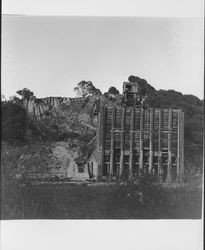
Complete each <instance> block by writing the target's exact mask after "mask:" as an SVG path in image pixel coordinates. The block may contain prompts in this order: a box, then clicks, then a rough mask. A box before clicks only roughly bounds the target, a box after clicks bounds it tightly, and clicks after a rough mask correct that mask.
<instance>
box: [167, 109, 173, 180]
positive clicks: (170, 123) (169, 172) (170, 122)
mask: <svg viewBox="0 0 205 250" xmlns="http://www.w3.org/2000/svg"><path fill="white" fill-rule="evenodd" d="M168 122H169V133H168V163H167V164H168V165H167V178H166V182H167V183H171V181H172V175H171V173H172V151H171V145H172V144H171V142H172V110H171V109H169V121H168Z"/></svg>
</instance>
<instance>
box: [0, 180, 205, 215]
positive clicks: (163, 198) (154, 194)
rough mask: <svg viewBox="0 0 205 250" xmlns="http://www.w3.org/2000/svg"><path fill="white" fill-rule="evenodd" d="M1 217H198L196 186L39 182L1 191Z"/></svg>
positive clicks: (200, 198)
mask: <svg viewBox="0 0 205 250" xmlns="http://www.w3.org/2000/svg"><path fill="white" fill-rule="evenodd" d="M1 202H2V206H1V207H2V210H1V218H2V219H199V218H201V202H202V192H201V189H200V188H199V187H195V188H189V187H162V186H149V187H146V188H139V187H137V186H133V185H131V186H129V185H128V186H121V185H99V184H98V185H92V184H91V185H87V184H81V185H76V184H74V183H73V184H63V185H48V184H47V185H39V186H24V187H17V188H11V189H9V188H7V189H5V190H3V192H2V199H1Z"/></svg>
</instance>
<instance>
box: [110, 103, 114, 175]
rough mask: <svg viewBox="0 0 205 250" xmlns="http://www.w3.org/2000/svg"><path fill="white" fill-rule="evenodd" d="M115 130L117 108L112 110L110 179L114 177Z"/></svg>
mask: <svg viewBox="0 0 205 250" xmlns="http://www.w3.org/2000/svg"><path fill="white" fill-rule="evenodd" d="M114 129H115V107H113V109H112V127H111V146H110V173H109V177H110V178H111V176H112V175H113V165H114Z"/></svg>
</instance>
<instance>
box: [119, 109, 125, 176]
mask: <svg viewBox="0 0 205 250" xmlns="http://www.w3.org/2000/svg"><path fill="white" fill-rule="evenodd" d="M124 128H125V107H122V117H121V134H120V137H121V140H120V150H121V152H120V172H119V174H120V176H121V175H122V172H123V164H124Z"/></svg>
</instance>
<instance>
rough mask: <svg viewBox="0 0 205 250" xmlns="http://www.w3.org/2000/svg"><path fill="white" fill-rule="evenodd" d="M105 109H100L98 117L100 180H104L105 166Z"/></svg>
mask: <svg viewBox="0 0 205 250" xmlns="http://www.w3.org/2000/svg"><path fill="white" fill-rule="evenodd" d="M104 128H105V107H102V108H101V109H100V112H99V115H98V137H97V145H98V177H97V179H98V180H101V179H102V174H103V165H104V154H105V152H104V151H105V150H104V136H105V129H104Z"/></svg>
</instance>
